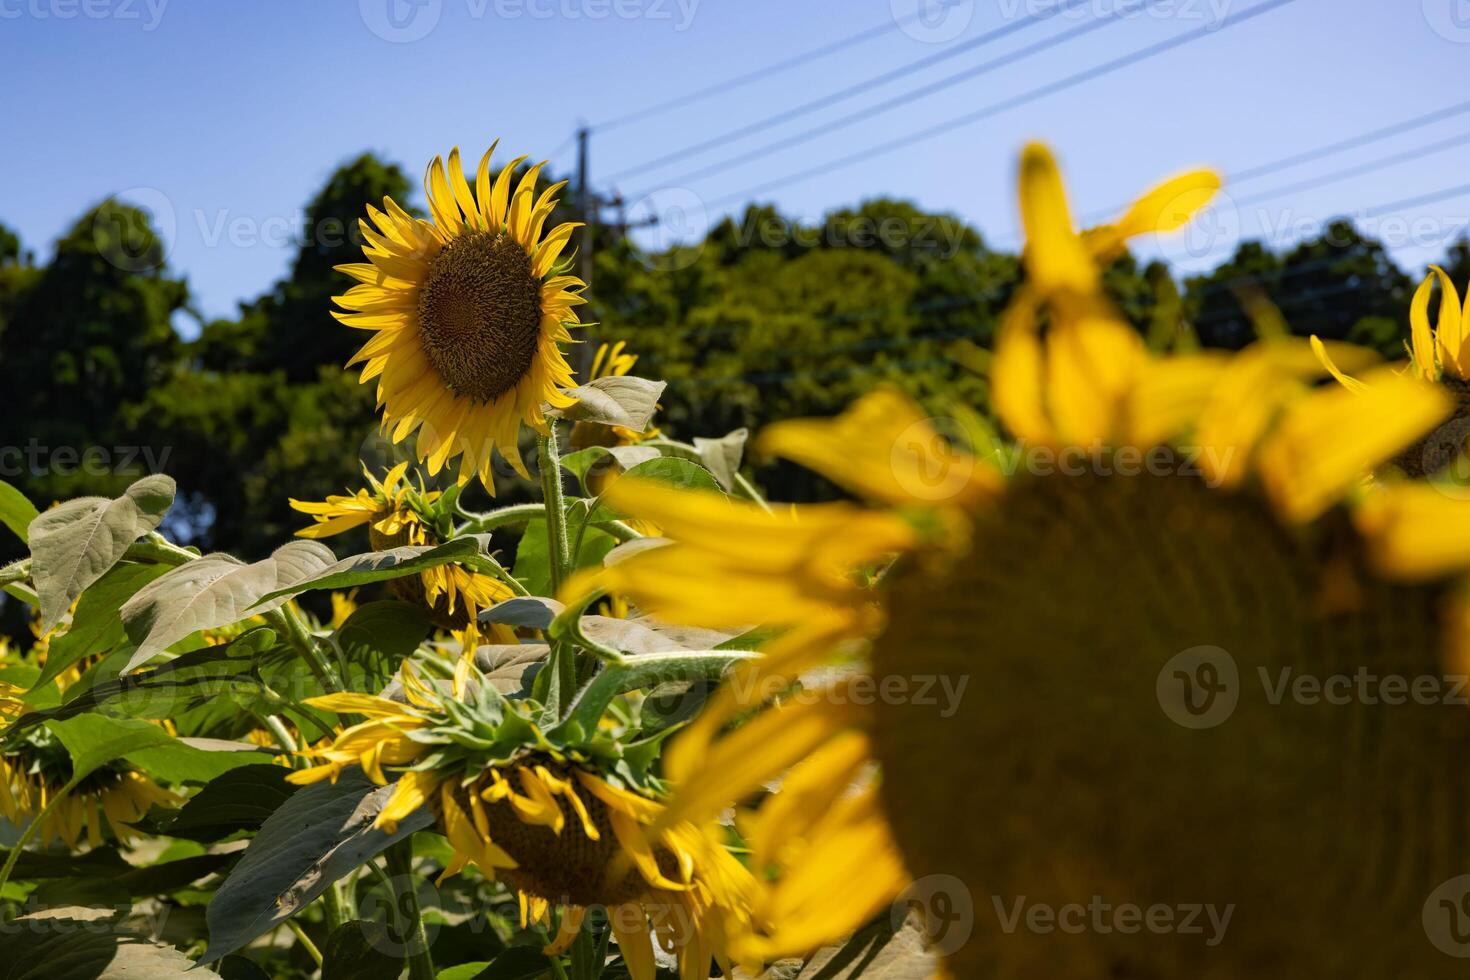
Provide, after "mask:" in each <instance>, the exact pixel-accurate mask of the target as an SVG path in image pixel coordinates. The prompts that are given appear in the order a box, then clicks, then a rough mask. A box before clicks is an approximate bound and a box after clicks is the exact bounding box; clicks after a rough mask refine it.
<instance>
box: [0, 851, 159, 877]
mask: <svg viewBox="0 0 1470 980" xmlns="http://www.w3.org/2000/svg"><path fill="white" fill-rule="evenodd" d="M9 856H10V852H9V851H8V850H6V851H0V863H3V862H4V860H5V859H6V858H8V857H9ZM130 868H132V865H131V864H128V863H127V862H126V861H124V860H123V859H122V855H120V854H118V853H117V851H115V850H113V849H112V848H110V847H99V848H94V849H92V850H90V851H88V852H87V853H85V854H65V853H55V852H48V851H22V852H21V854H20V857H18V858H16V860H15V867H14V868H12V869H11V872H10V875H11V878H12V879H13V880H16V881H30V880H38V879H42V878H88V877H108V876H111V875H118V874H122V873H123V872H125V871H127V870H129V869H130Z"/></svg>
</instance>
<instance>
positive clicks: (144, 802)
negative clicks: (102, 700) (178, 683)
mask: <svg viewBox="0 0 1470 980" xmlns="http://www.w3.org/2000/svg"><path fill="white" fill-rule="evenodd" d="M55 632H56V631H53V633H52V634H45V637H44V639H45V640H48V641H49V639H50V638H51V636H52V635H53V634H54V633H55ZM0 653H3V654H4V655H5V659H4V663H5V664H6V665H9V664H12V663H14V662H15V661H13V660H11V659H10V657H11V656H12V655H13V653H14V652H13V651H10V650H8V649H6V648H5V646H4V645H0ZM44 653H45V650H44V644H43V643H42V641H41V640H38V641H37V645H36V646H33V647H32V649H31V653H30V658H29V663H30V664H31V665H33V666H40V665H41V664H44V662H45V660H44ZM81 673H82V671H81V670H80V669H79V666H78V665H74V666H73V667H71V668H68V669H67V670H66V671H65V672H63V673H62V674H61V676H59V677H57V679H56V686H57V688H58V690H61V691H65V689H66V688H67V686H68V685H69V684H71V683H73V682H75V681H76V680H77V679H78V678H79V677H80V676H81ZM23 695H24V692H23V691H21V690H20V689H19V688H17V687H15V686H14V685H12V684H8V683H0V720H4V721H5V722H7V723H9V722H12V721H14V720H15V719H17V718H19V717H20V716H21V715H23V714H24V713H25V712H26V710H27V706H26V704H25V702H24V701H23V700H22V697H23ZM160 724H164V725H165V726H166V727H171V726H169V725H168V723H167V722H161V723H160ZM71 776H72V762H71V754H70V753H69V752H68V751H67V749H66V747H65V746H63V745H62V744H61V743H60V742H59V741H57V740H56V738H55V737H54V736H52V735H51V734H50V733H49V732H47V731H46V730H45V729H32V730H30V731H29V732H27V733H26V734H25V735H24V736H22V737H20V738H19V739H16V740H13V741H11V742H10V743H9V744H7V745H5V746H4V747H0V815H3V816H4V817H5V819H6V820H9V821H10V822H11V823H12V824H15V825H17V826H20V825H23V824H25V823H26V822H27V821H29V820H32V819H34V818H36V817H37V816H38V815H39V814H40V813H41V812H42V811H43V810H45V809H46V807H47V805H48V804H50V803H51V802H52V800H53V799H54V798H55V796H56V794H58V793H60V792H61V791H62V789H63V788H64V787H65V786H66V784H67V783H68V782H69V781H70V780H71ZM182 802H183V801H182V799H181V798H180V797H178V796H177V795H176V794H174V793H172V792H170V791H169V790H166V789H164V788H163V787H161V786H159V785H158V784H157V783H155V782H154V781H153V780H152V779H151V778H149V777H148V776H147V775H146V774H145V773H142V772H139V771H138V770H136V769H134V768H132V767H131V766H129V765H127V764H126V763H124V762H122V761H115V762H110V763H108V764H106V765H104V766H102V767H100V768H98V769H97V770H96V771H94V772H92V773H91V774H90V775H88V776H86V777H85V778H84V779H82V780H81V781H80V782H78V783H77V785H76V786H73V787H72V788H71V789H70V790H69V791H68V792H67V794H66V796H65V797H64V798H63V799H62V800H61V802H60V803H58V804H56V805H55V806H54V807H52V809H51V811H50V812H49V813H47V814H46V816H45V818H44V819H43V821H42V823H41V826H40V828H39V830H38V833H37V839H38V840H39V841H40V843H41V844H42V845H43V846H44V845H46V844H49V843H51V842H53V841H60V842H61V843H63V844H65V845H66V846H67V847H68V848H69V849H72V850H75V849H76V847H77V845H78V844H79V843H81V842H82V841H83V840H85V841H86V842H87V843H88V844H90V845H91V846H92V847H97V846H100V845H101V844H102V843H103V841H104V840H105V839H106V837H107V835H108V834H109V833H110V834H111V837H112V839H114V840H116V841H117V842H119V843H127V842H128V841H130V840H132V839H133V838H134V837H135V836H136V835H137V831H135V830H134V829H133V825H134V824H136V823H137V822H138V821H139V820H141V819H143V818H144V817H145V816H147V814H148V811H149V810H151V809H152V808H153V807H155V806H157V807H166V808H172V807H177V806H179V805H180V804H181V803H182Z"/></svg>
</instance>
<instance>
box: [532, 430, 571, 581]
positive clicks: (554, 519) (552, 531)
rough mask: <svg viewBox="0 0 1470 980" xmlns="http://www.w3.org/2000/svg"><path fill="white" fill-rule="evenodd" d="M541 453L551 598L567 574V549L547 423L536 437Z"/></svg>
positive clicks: (557, 462)
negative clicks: (542, 431) (544, 429)
mask: <svg viewBox="0 0 1470 980" xmlns="http://www.w3.org/2000/svg"><path fill="white" fill-rule="evenodd" d="M537 445H538V448H539V449H540V452H541V497H542V500H544V501H545V503H546V539H547V549H546V551H547V554H548V555H549V556H550V558H551V591H552V594H555V593H556V592H557V590H558V589H560V588H561V584H562V582H564V581H565V580H566V577H567V575H568V574H570V572H571V567H572V559H571V548H570V545H569V544H568V542H567V506H566V498H565V497H564V496H563V494H562V479H561V454H560V453H559V452H558V451H557V446H556V423H554V422H548V423H547V426H546V434H545V435H542V436H538V437H537Z"/></svg>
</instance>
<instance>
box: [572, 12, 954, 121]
mask: <svg viewBox="0 0 1470 980" xmlns="http://www.w3.org/2000/svg"><path fill="white" fill-rule="evenodd" d="M963 2H965V0H941V3H940V7H941V8H948V7H952V6H954V5H956V4H958V3H963ZM929 13H930V11H928V10H921V11H919V12H918V13H915V14H913V15H911V16H909V17H904V18H900V19H892V18H890V19H889V20H886V21H884V22H883V23H881V24H877V25H875V26H873V27H870V28H868V29H866V30H862V31H858V32H857V33H856V34H850V35H848V36H847V37H844V38H839V39H838V40H836V41H832V42H831V43H829V44H824V45H822V46H821V47H818V48H813V49H811V50H810V51H804V52H802V53H801V54H797V55H792V56H791V57H789V58H785V59H783V60H781V61H777V62H775V63H774V64H770V65H766V66H765V67H763V68H757V69H754V70H752V71H748V72H745V73H744V74H740V75H736V76H735V77H733V78H727V79H725V80H724V81H722V82H716V83H714V84H713V85H709V86H706V87H705V88H702V89H699V90H698V91H695V92H688V93H685V94H684V95H677V96H675V97H674V98H672V99H668V100H667V101H664V102H659V103H657V104H655V105H651V106H648V107H647V108H643V109H638V110H636V111H634V112H630V113H626V114H625V115H621V116H618V117H616V118H614V119H609V120H607V121H606V122H602V123H598V124H597V125H596V126H593V127H592V129H593V130H595V131H597V132H606V131H607V130H609V129H615V128H617V127H620V126H626V125H629V124H630V123H635V122H638V121H640V120H643V119H648V118H650V117H652V116H657V115H661V114H663V113H665V112H669V111H671V110H673V109H678V108H681V107H683V106H686V105H691V104H693V103H695V102H701V101H703V100H705V99H708V98H712V97H713V96H716V95H720V94H721V93H724V92H728V91H730V90H731V89H736V88H740V87H741V86H743V85H749V84H750V83H752V82H757V81H760V80H761V79H763V78H768V77H770V76H771V75H777V74H780V73H781V72H783V71H789V70H790V69H792V68H796V67H798V66H800V65H804V64H806V63H807V62H808V61H815V60H817V59H819V58H825V57H827V56H828V55H831V54H836V53H837V52H839V51H845V50H847V49H848V48H851V47H855V46H857V45H859V44H862V43H864V42H867V41H871V40H873V39H874V38H878V37H882V36H883V35H884V34H887V33H889V32H890V31H892V30H893V29H894V28H896V27H897V28H901V27H905V26H907V25H909V24H912V23H915V22H917V21H919V20H922V19H923V18H924V17H926V16H928V15H929Z"/></svg>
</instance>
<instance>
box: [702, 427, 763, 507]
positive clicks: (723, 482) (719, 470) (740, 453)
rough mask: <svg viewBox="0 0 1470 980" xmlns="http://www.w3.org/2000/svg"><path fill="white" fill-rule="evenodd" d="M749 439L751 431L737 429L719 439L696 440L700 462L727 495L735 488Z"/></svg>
mask: <svg viewBox="0 0 1470 980" xmlns="http://www.w3.org/2000/svg"><path fill="white" fill-rule="evenodd" d="M749 438H750V430H749V429H736V430H735V431H734V432H731V433H728V434H727V435H724V436H721V437H720V438H719V439H705V438H703V437H700V436H696V437H695V438H694V448H695V449H697V450H699V458H700V460H701V461H703V463H704V465H705V468H706V469H708V470H709V471H710V472H711V473H713V474H714V475H715V479H716V480H718V481H720V486H721V487H723V488H724V489H725V491H726V492H727V493H728V492H729V491H730V490H732V489H733V488H734V486H735V474H737V473H739V472H740V460H741V459H742V458H743V457H744V455H745V442H746V440H747V439H749Z"/></svg>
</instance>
